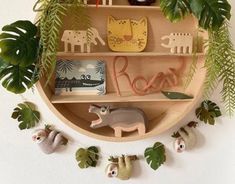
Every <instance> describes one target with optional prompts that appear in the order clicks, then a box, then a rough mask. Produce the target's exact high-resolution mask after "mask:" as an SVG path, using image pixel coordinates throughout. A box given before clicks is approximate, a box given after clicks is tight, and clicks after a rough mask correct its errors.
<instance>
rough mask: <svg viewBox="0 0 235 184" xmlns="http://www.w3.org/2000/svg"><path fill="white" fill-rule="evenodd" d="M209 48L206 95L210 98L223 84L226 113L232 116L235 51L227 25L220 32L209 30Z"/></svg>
mask: <svg viewBox="0 0 235 184" xmlns="http://www.w3.org/2000/svg"><path fill="white" fill-rule="evenodd" d="M208 46H209V49H208V51H207V58H206V63H205V67H206V69H207V80H206V81H205V94H207V96H209V95H210V94H211V92H213V91H214V90H215V88H216V87H217V84H218V82H222V84H223V88H222V91H221V94H222V100H223V102H224V104H225V109H226V111H227V112H228V114H229V115H232V114H233V113H234V111H235V50H234V48H233V44H232V42H231V40H230V34H229V29H228V24H227V23H224V24H223V26H221V27H220V28H219V29H218V30H209V43H208Z"/></svg>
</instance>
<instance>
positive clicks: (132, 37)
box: [107, 16, 148, 52]
mask: <svg viewBox="0 0 235 184" xmlns="http://www.w3.org/2000/svg"><path fill="white" fill-rule="evenodd" d="M107 30H108V45H109V48H110V49H111V50H112V51H116V52H141V51H143V50H144V49H145V47H146V45H147V36H148V21H147V18H146V17H143V18H142V19H140V20H132V19H120V20H117V19H115V18H114V17H112V16H109V17H108V28H107Z"/></svg>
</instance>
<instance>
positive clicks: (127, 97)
mask: <svg viewBox="0 0 235 184" xmlns="http://www.w3.org/2000/svg"><path fill="white" fill-rule="evenodd" d="M122 95H123V96H121V97H120V96H117V95H116V93H109V94H106V95H102V96H90V95H87V96H86V95H60V96H58V95H53V96H52V98H51V103H53V104H59V103H111V102H116V103H123V102H192V101H193V99H185V100H180V99H176V100H171V99H168V98H166V97H165V96H164V95H162V94H160V93H157V94H150V95H146V96H133V95H131V94H128V93H126V94H125V93H124V94H122Z"/></svg>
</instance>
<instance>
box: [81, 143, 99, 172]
mask: <svg viewBox="0 0 235 184" xmlns="http://www.w3.org/2000/svg"><path fill="white" fill-rule="evenodd" d="M76 160H77V162H78V166H79V167H80V168H81V169H85V168H88V167H96V165H97V162H98V160H99V150H98V148H97V147H95V146H91V147H89V148H88V149H84V148H80V149H78V150H77V152H76Z"/></svg>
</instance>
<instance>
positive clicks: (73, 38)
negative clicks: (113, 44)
mask: <svg viewBox="0 0 235 184" xmlns="http://www.w3.org/2000/svg"><path fill="white" fill-rule="evenodd" d="M87 35H89V38H88V36H87ZM96 39H98V40H99V42H100V43H101V44H102V45H105V42H104V40H103V39H102V38H101V37H100V34H99V32H98V31H97V29H95V28H93V27H91V28H89V29H88V30H65V31H64V34H63V36H62V38H61V41H62V42H64V51H65V52H69V44H70V45H71V52H75V46H76V45H78V46H80V47H81V52H82V53H83V52H85V45H86V52H88V53H90V52H91V44H92V43H93V44H94V45H97V41H96Z"/></svg>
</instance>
